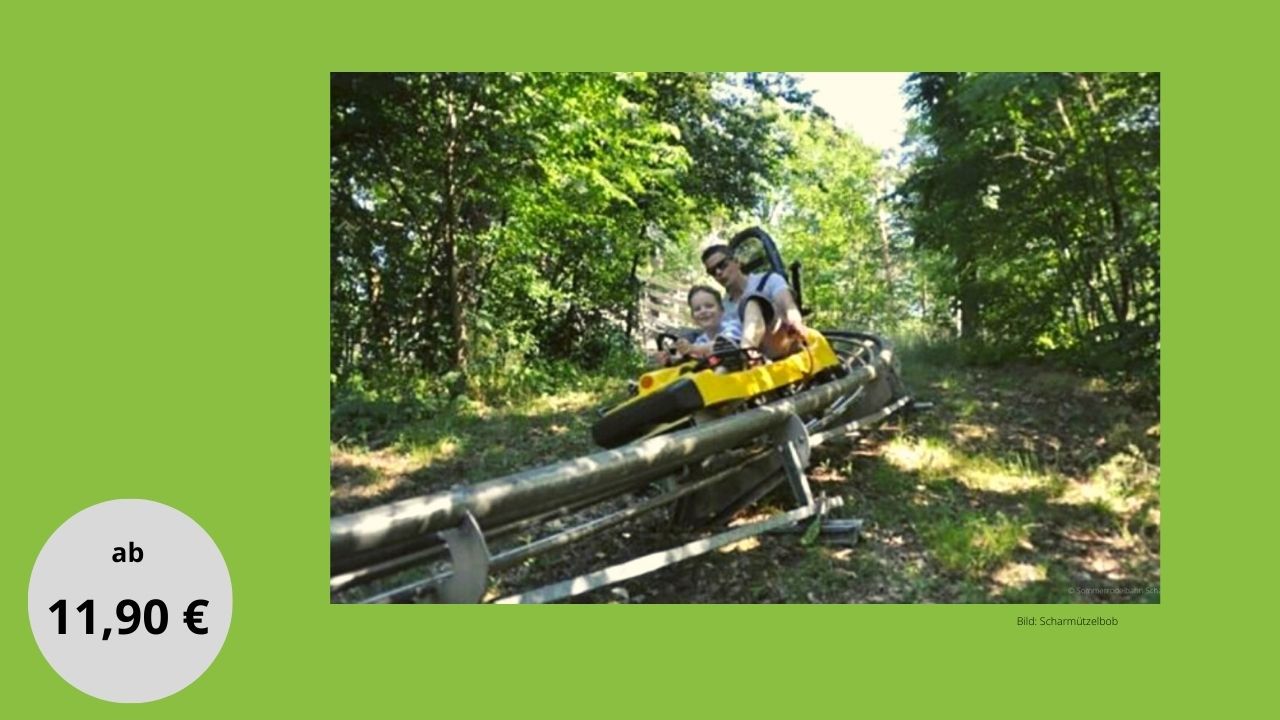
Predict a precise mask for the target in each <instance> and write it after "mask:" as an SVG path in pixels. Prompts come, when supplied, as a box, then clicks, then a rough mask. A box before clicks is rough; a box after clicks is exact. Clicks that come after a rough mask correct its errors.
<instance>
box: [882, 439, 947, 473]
mask: <svg viewBox="0 0 1280 720" xmlns="http://www.w3.org/2000/svg"><path fill="white" fill-rule="evenodd" d="M884 457H885V459H886V460H888V461H889V463H890V464H891V465H893V466H894V467H895V468H898V469H899V470H903V471H905V472H919V473H928V472H935V473H938V472H946V471H947V470H950V469H952V468H953V467H955V464H956V460H955V457H954V456H953V455H952V453H951V451H950V450H948V449H947V448H944V447H939V446H938V445H936V444H934V443H931V442H929V441H928V440H901V439H895V440H893V441H892V442H890V443H889V446H888V447H887V448H885V452H884Z"/></svg>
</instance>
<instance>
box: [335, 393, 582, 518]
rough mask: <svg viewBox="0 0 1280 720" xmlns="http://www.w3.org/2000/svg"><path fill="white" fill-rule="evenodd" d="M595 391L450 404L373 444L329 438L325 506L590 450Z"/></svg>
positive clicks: (347, 505) (438, 486)
mask: <svg viewBox="0 0 1280 720" xmlns="http://www.w3.org/2000/svg"><path fill="white" fill-rule="evenodd" d="M599 397H600V396H599V395H598V394H596V393H589V392H575V393H565V394H563V395H560V396H557V397H554V398H540V399H538V400H535V401H531V402H529V403H526V404H524V405H521V406H517V407H509V408H498V409H495V408H490V407H486V406H483V405H479V404H463V405H459V406H455V407H450V408H448V409H446V410H445V411H443V412H441V413H438V414H437V415H435V416H433V417H431V418H429V419H427V420H424V421H422V422H418V423H414V424H411V425H408V426H406V427H404V428H401V429H400V430H399V431H398V432H397V433H396V434H395V436H394V437H393V438H390V439H388V440H386V441H385V442H384V443H382V444H383V445H384V446H383V447H380V448H378V449H369V448H368V447H361V446H359V445H354V446H351V445H344V444H337V445H334V446H332V447H331V448H330V453H329V488H330V490H329V506H330V514H332V515H340V514H343V513H349V512H354V511H356V510H361V509H364V508H367V507H372V506H375V505H381V504H384V503H388V502H392V501H394V500H400V499H403V498H406V497H413V496H416V495H422V494H426V493H430V492H435V491H439V490H444V489H447V488H449V487H452V486H455V485H469V484H472V483H475V482H479V481H482V480H490V479H493V478H496V477H501V476H503V475H507V474H510V473H514V472H519V471H520V470H525V469H528V468H531V467H538V466H541V465H546V464H549V463H553V462H556V461H558V460H564V459H567V458H570V457H574V456H575V455H582V454H586V453H589V452H595V451H597V450H598V449H599V448H596V447H595V446H594V445H592V444H591V433H590V428H591V423H592V422H593V420H594V412H593V411H594V408H595V407H596V405H597V404H598V402H599Z"/></svg>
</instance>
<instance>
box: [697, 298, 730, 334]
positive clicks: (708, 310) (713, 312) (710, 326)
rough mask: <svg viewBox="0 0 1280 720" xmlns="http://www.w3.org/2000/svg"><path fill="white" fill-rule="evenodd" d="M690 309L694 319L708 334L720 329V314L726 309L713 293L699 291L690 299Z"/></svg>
mask: <svg viewBox="0 0 1280 720" xmlns="http://www.w3.org/2000/svg"><path fill="white" fill-rule="evenodd" d="M689 310H690V311H691V312H692V313H693V321H694V322H695V323H697V324H698V327H700V328H702V329H703V331H705V332H706V333H708V334H713V333H715V332H716V331H717V330H719V329H720V316H721V315H723V314H724V310H722V309H721V308H720V303H718V302H716V298H715V296H714V295H712V294H711V293H705V292H698V293H694V294H693V298H692V299H691V300H690V301H689Z"/></svg>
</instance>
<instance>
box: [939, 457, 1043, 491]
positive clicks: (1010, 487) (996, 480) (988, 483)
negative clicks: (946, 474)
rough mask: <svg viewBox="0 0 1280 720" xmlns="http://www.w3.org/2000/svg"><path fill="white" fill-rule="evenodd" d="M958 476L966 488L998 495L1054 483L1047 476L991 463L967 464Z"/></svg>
mask: <svg viewBox="0 0 1280 720" xmlns="http://www.w3.org/2000/svg"><path fill="white" fill-rule="evenodd" d="M958 476H959V479H960V482H962V483H964V485H965V487H968V488H972V489H974V490H987V491H990V492H998V493H1015V492H1026V491H1027V490H1034V489H1036V488H1043V487H1046V486H1048V485H1050V484H1052V482H1053V479H1052V478H1050V477H1049V476H1046V475H1040V474H1038V473H1033V472H1028V471H1026V470H1021V469H1016V468H1007V467H1004V466H1002V465H999V464H996V463H993V462H989V461H988V462H981V461H977V462H971V463H966V464H965V465H964V466H963V467H962V468H960V470H959V471H958Z"/></svg>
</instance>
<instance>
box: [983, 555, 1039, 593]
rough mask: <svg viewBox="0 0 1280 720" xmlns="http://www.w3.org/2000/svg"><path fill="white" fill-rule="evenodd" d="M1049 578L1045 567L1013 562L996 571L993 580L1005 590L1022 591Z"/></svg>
mask: <svg viewBox="0 0 1280 720" xmlns="http://www.w3.org/2000/svg"><path fill="white" fill-rule="evenodd" d="M1047 576H1048V575H1047V572H1046V569H1045V566H1044V565H1030V564H1028V563H1014V562H1011V563H1008V564H1006V565H1005V566H1004V567H1002V568H1000V569H999V570H997V571H995V573H994V574H992V576H991V579H992V580H994V581H995V583H996V584H997V585H999V586H1000V587H1001V588H1003V589H1005V590H1021V589H1022V588H1024V587H1026V586H1028V585H1030V584H1031V583H1034V582H1042V581H1043V580H1044V579H1045V578H1046V577H1047Z"/></svg>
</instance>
